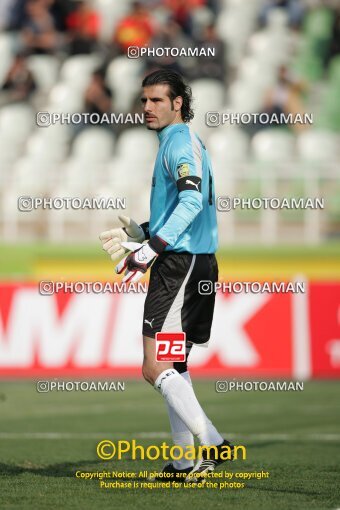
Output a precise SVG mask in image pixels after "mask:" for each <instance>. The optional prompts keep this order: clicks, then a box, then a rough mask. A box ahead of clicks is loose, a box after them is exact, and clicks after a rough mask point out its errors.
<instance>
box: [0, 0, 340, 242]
mask: <svg viewBox="0 0 340 510" xmlns="http://www.w3.org/2000/svg"><path fill="white" fill-rule="evenodd" d="M339 16H340V8H339V7H338V6H337V4H336V2H332V1H331V0H329V1H328V2H327V1H326V2H324V1H321V0H320V1H319V0H294V1H286V2H280V7H277V2H275V1H274V0H251V1H248V2H245V1H244V0H200V1H192V2H188V4H187V7H186V8H185V9H182V10H180V9H179V8H178V6H177V4H176V2H173V1H172V0H145V1H140V2H132V1H131V0H124V2H112V1H110V0H93V1H88V2H78V1H74V0H63V1H62V2H56V1H55V0H49V1H48V2H47V1H46V0H28V1H27V2H22V1H20V0H13V2H7V1H6V2H3V3H2V6H1V10H0V18H1V19H0V198H1V206H0V207H1V221H0V228H1V231H2V235H3V238H4V240H7V241H11V242H12V241H13V242H15V241H16V240H17V239H18V238H19V236H20V238H22V235H24V238H27V239H31V240H38V239H49V240H55V241H62V242H72V241H75V240H78V241H92V240H93V238H92V236H93V235H97V232H99V231H100V230H101V229H102V230H103V229H104V227H105V226H109V225H111V224H112V221H114V220H115V211H88V212H87V213H86V214H83V215H81V214H80V215H79V214H77V213H76V212H75V211H50V212H49V213H48V214H47V213H46V214H45V212H44V211H32V212H31V213H29V214H23V213H22V212H20V211H18V208H17V199H18V196H20V195H30V194H35V195H36V196H46V197H51V196H57V195H58V196H61V195H60V194H61V193H63V194H64V195H65V196H70V194H73V196H93V195H98V194H100V195H103V196H109V195H110V194H111V195H112V196H125V197H126V198H127V208H129V200H133V201H134V202H133V203H134V209H135V208H136V206H135V204H136V203H137V204H138V205H137V208H139V209H140V211H139V212H140V215H141V216H140V220H141V221H143V220H145V219H146V217H147V214H148V207H147V204H148V194H149V187H150V180H151V173H152V163H153V159H154V155H155V153H156V150H157V139H156V137H155V136H154V134H153V133H150V132H148V131H146V130H145V128H144V127H142V126H140V125H134V124H133V123H131V122H128V121H126V122H121V123H120V124H119V126H111V127H110V126H105V129H103V126H102V125H98V123H97V124H96V123H95V122H92V124H91V123H89V124H86V123H85V124H84V123H81V124H79V123H76V122H73V123H71V124H66V123H65V122H64V123H61V122H60V121H59V122H57V123H56V124H55V125H51V124H48V121H47V122H45V124H43V126H41V125H40V126H39V125H37V122H36V113H37V112H38V111H40V112H47V113H49V114H51V113H60V114H71V113H79V114H80V113H82V112H85V111H86V109H85V108H86V100H85V94H86V91H87V90H88V87H89V84H90V83H91V79H92V77H93V73H96V72H98V73H99V72H100V73H102V76H103V79H104V84H105V85H104V86H105V87H106V90H107V97H109V98H110V101H111V108H109V109H108V112H113V113H115V114H117V115H118V114H120V113H123V114H124V115H126V114H129V113H131V114H135V113H141V108H140V105H139V100H138V94H139V90H140V83H141V80H142V78H143V76H144V75H145V73H146V72H148V71H149V70H151V69H153V68H154V66H155V65H156V66H162V65H164V66H169V67H172V68H174V69H179V70H180V71H181V72H182V73H183V74H184V75H185V76H186V79H187V80H188V81H189V82H190V85H191V86H192V89H193V96H194V109H195V112H196V116H195V119H194V120H193V122H192V127H193V129H195V130H196V131H197V132H198V134H199V135H200V136H201V137H202V138H203V139H204V141H205V143H206V144H207V147H208V149H209V150H210V153H211V157H212V161H213V163H214V171H215V177H216V188H217V192H218V193H221V194H224V195H225V194H227V195H228V196H232V195H233V194H236V195H240V194H241V195H243V196H248V197H249V196H253V197H254V196H262V197H263V196H269V195H268V194H271V195H272V196H275V193H280V190H281V191H282V190H286V191H287V193H290V194H291V195H292V196H307V195H308V193H309V194H310V193H313V194H314V195H313V196H318V197H321V196H323V197H324V199H325V203H326V207H325V211H324V212H323V215H324V216H323V218H324V219H323V221H322V222H320V221H319V219H318V218H317V216H316V215H317V214H318V212H313V211H312V212H310V213H308V214H298V213H297V214H292V215H290V216H289V212H287V211H286V213H285V214H281V215H273V218H274V216H275V218H274V219H271V220H270V219H268V218H269V217H268V215H266V214H265V213H263V214H262V213H259V212H258V211H247V212H246V213H243V214H242V213H238V212H236V213H235V211H231V213H230V214H229V215H227V214H221V215H220V218H219V220H220V226H221V228H220V238H221V242H222V244H223V243H239V242H243V241H245V242H246V241H251V240H254V241H256V242H263V243H278V242H284V241H285V239H290V240H291V239H292V232H293V239H294V240H296V242H297V243H298V242H300V241H301V240H303V241H304V242H311V243H315V242H319V241H321V240H323V239H326V238H327V237H328V236H329V235H332V236H334V235H336V236H338V235H340V227H339V217H340V192H339V187H337V186H336V185H335V181H336V178H337V177H339V166H338V165H339V141H340V102H339V99H338V97H339V86H340V46H339V44H338V42H337V34H338V26H339V22H338V20H339ZM170 27H171V30H170ZM175 33H176V34H178V41H179V42H180V41H186V44H188V45H189V46H191V47H195V46H199V45H201V47H207V46H209V44H211V45H212V46H213V44H214V40H215V41H216V44H218V45H219V48H220V53H219V56H218V59H217V60H216V62H219V63H220V71H219V72H217V68H216V62H215V64H214V65H215V68H214V70H212V71H211V74H210V76H209V67H205V66H203V65H201V68H200V61H199V59H195V57H188V58H187V59H186V57H182V59H184V60H183V63H182V61H181V63H180V65H179V64H178V63H176V62H174V60H173V59H172V60H170V61H166V60H162V59H151V60H150V59H145V58H144V59H143V58H127V55H126V50H127V46H129V45H130V44H131V41H132V42H133V45H134V46H140V47H142V46H143V45H144V44H145V42H148V43H149V44H151V45H152V41H154V42H155V44H158V45H159V44H160V43H161V41H164V40H166V37H170V39H171V37H172V36H173V34H175ZM164 38H165V39H164ZM150 41H151V42H150ZM209 41H211V42H209ZM18 58H19V60H20V62H19V63H20V66H19V67H18V68H17V69H15V72H14V73H11V72H10V70H11V68H12V67H13V65H14V64H15V62H16V59H18ZM221 59H222V60H221ZM217 65H218V64H217ZM212 69H213V68H212ZM9 76H10V77H11V78H13V79H12V83H11V84H10V85H9V84H8V77H9ZM31 76H32V84H31V85H32V86H30V85H29V80H30V79H31V78H30V77H31ZM25 83H26V85H24V84H25ZM27 84H28V85H27ZM24 86H26V87H28V88H27V89H24ZM10 87H12V88H13V89H14V93H13V94H11V93H10ZM95 93H96V92H95V90H94V91H92V96H93V95H95ZM207 112H217V113H220V114H221V116H220V121H219V125H217V124H216V125H214V126H208V125H207V124H206V114H207ZM243 112H248V113H256V112H258V113H260V112H267V113H268V112H272V113H278V112H281V113H285V114H289V113H291V114H296V113H300V114H303V113H311V114H313V119H314V121H313V124H312V125H304V126H303V128H301V129H300V127H301V126H295V125H284V126H282V125H279V126H276V125H275V124H273V125H269V126H268V125H263V126H260V125H258V124H256V125H253V124H245V123H243V124H242V123H240V124H238V125H231V124H230V122H229V121H228V122H227V121H226V122H224V120H223V115H222V114H223V113H234V114H236V113H243ZM123 118H124V117H123ZM221 119H222V121H221ZM45 120H46V119H45ZM132 176H133V179H134V181H135V182H137V183H138V193H133V192H132V190H131V186H130V182H131V178H132ZM313 214H315V216H314V218H315V228H314V230H313V228H312V227H311V225H312V224H313ZM281 220H282V222H283V223H281ZM88 224H89V225H90V228H88ZM287 224H288V227H287ZM74 225H76V226H77V228H76V229H75V228H73V227H74ZM289 228H291V229H292V230H289ZM259 232H260V235H259ZM285 236H286V237H285Z"/></svg>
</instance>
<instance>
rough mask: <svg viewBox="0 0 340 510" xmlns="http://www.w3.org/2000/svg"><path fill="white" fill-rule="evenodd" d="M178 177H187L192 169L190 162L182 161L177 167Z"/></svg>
mask: <svg viewBox="0 0 340 510" xmlns="http://www.w3.org/2000/svg"><path fill="white" fill-rule="evenodd" d="M177 172H178V177H179V178H181V177H187V176H188V175H189V174H190V169H189V165H188V163H182V164H181V165H178V167H177Z"/></svg>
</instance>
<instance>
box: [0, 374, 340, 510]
mask: <svg viewBox="0 0 340 510" xmlns="http://www.w3.org/2000/svg"><path fill="white" fill-rule="evenodd" d="M194 387H195V390H196V393H197V395H198V398H199V400H200V402H201V404H202V406H203V407H204V409H205V411H206V413H207V415H208V416H209V417H210V418H211V419H212V420H213V422H214V423H215V424H216V426H217V428H218V429H219V430H220V431H221V432H223V433H224V434H225V435H226V437H227V438H228V437H230V438H232V439H233V440H234V442H235V443H236V444H244V445H245V446H246V448H247V460H246V461H242V460H239V461H236V462H234V463H232V464H230V463H229V465H227V464H228V463H227V464H224V465H223V466H225V469H226V470H228V471H233V472H238V471H262V470H264V471H269V473H270V477H269V478H268V479H263V480H254V479H253V480H250V481H248V482H246V487H245V488H244V489H223V490H214V489H208V488H203V489H187V490H185V489H155V490H148V489H143V490H138V489H135V490H133V489H132V490H129V489H106V490H105V489H100V488H99V482H98V480H88V481H85V480H80V479H76V478H75V472H76V471H77V470H82V471H91V472H95V471H102V470H109V471H111V470H116V471H133V472H139V471H141V470H155V469H159V468H161V466H162V464H163V461H162V460H158V461H141V460H131V458H130V457H129V458H125V459H123V460H120V461H115V460H114V459H113V460H111V461H108V462H105V461H102V460H100V459H99V458H98V457H97V455H96V445H97V443H98V442H99V441H101V440H103V439H110V440H112V441H117V440H119V439H129V440H130V439H132V438H135V439H136V440H137V442H138V444H142V445H144V446H146V445H150V444H156V445H160V444H161V443H162V441H167V442H169V444H171V439H170V436H168V435H167V434H168V433H169V423H168V419H167V412H166V408H165V404H164V402H163V400H162V398H161V396H160V395H159V394H158V393H157V392H156V391H155V390H154V389H153V388H151V386H148V385H147V384H146V383H144V382H143V381H132V380H126V381H125V391H124V392H103V391H102V392H94V391H92V392H80V391H73V392H66V391H64V392H50V393H37V391H36V382H35V381H33V380H32V381H19V382H18V381H15V382H14V381H2V382H0V416H1V420H0V452H1V458H0V508H1V509H20V510H21V509H25V510H26V509H35V510H40V509H51V508H55V509H76V510H78V509H79V510H87V509H93V508H99V509H101V510H106V509H114V508H119V509H139V508H140V509H142V508H143V509H144V508H148V509H149V508H151V509H157V510H158V509H169V510H170V509H174V508H178V509H183V508H186V507H188V506H189V505H190V508H194V509H195V508H197V509H199V510H201V509H207V508H212V509H215V508H221V509H222V508H223V509H225V508H230V509H234V510H241V509H242V510H244V509H251V510H254V509H261V510H267V509H268V510H294V509H296V510H312V509H317V510H322V509H334V510H335V509H336V508H339V507H340V490H339V489H340V484H339V474H340V431H339V423H340V409H339V383H338V382H336V381H333V382H331V381H324V382H317V381H313V382H306V383H305V388H304V391H299V392H292V391H291V392H273V391H271V392H269V391H268V392H260V391H258V392H254V391H251V392H241V391H239V392H229V393H216V392H215V387H214V381H212V380H194ZM162 433H163V434H164V437H162V435H161V434H162ZM221 469H222V466H221V467H220V468H219V470H221Z"/></svg>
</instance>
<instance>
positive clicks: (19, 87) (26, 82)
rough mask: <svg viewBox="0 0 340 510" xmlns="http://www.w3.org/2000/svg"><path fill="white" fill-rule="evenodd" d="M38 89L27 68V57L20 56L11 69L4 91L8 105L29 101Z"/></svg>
mask: <svg viewBox="0 0 340 510" xmlns="http://www.w3.org/2000/svg"><path fill="white" fill-rule="evenodd" d="M35 89H36V83H35V81H34V77H33V75H32V73H31V71H30V70H29V69H28V67H27V61H26V56H25V55H24V54H22V53H20V54H18V55H17V56H16V57H15V59H14V61H13V64H12V66H11V67H10V69H9V71H8V73H7V76H6V78H5V82H4V84H3V86H2V90H3V91H5V92H6V99H5V100H6V103H13V102H18V101H28V100H29V99H30V97H31V96H32V93H33V92H34V91H35Z"/></svg>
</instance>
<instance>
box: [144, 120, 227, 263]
mask: <svg viewBox="0 0 340 510" xmlns="http://www.w3.org/2000/svg"><path fill="white" fill-rule="evenodd" d="M157 134H158V138H159V150H158V154H157V158H156V163H155V168H154V173H153V177H152V190H151V198H150V221H149V230H150V236H151V237H153V236H154V235H157V236H159V237H160V238H162V239H163V240H164V241H166V242H167V243H168V246H167V247H166V250H167V251H169V250H173V251H176V252H189V253H193V254H199V253H215V252H216V250H217V246H218V234H217V219H216V208H215V189H214V179H213V174H212V168H211V162H210V158H209V155H208V152H207V150H206V148H205V146H204V145H203V143H202V142H201V140H200V139H199V137H198V136H197V135H196V134H195V133H193V132H192V130H191V129H190V128H189V126H187V125H186V124H172V125H170V126H167V127H165V128H163V129H162V130H161V131H159V132H158V133H157Z"/></svg>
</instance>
